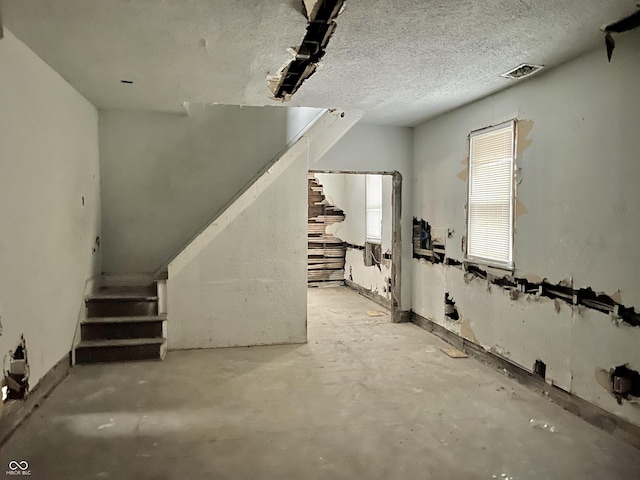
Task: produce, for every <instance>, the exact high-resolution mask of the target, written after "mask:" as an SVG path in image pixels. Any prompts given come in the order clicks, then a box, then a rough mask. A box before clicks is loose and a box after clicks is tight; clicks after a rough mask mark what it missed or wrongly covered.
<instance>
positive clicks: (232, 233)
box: [168, 140, 308, 349]
mask: <svg viewBox="0 0 640 480" xmlns="http://www.w3.org/2000/svg"><path fill="white" fill-rule="evenodd" d="M307 147H308V142H307V141H306V140H303V141H302V142H299V143H298V144H297V145H296V146H295V147H294V148H293V149H292V150H290V151H289V152H288V153H287V154H286V156H285V157H284V158H283V159H281V160H279V161H278V162H277V163H276V164H275V165H274V166H273V167H272V168H270V169H269V172H268V173H266V174H265V175H263V176H261V177H260V178H259V179H258V180H257V181H256V183H255V184H253V185H252V187H251V188H250V189H249V190H247V191H246V192H245V193H244V194H243V195H242V196H241V197H240V198H239V199H238V200H237V201H236V202H235V203H234V204H233V205H232V206H231V207H230V208H229V209H228V211H226V212H225V213H224V214H223V215H222V216H221V218H219V219H217V220H216V221H215V222H214V223H213V224H212V225H210V226H209V227H208V228H207V229H206V230H205V231H204V232H203V233H202V234H201V235H199V236H198V237H197V238H196V239H195V241H194V242H193V243H192V244H191V245H189V247H188V248H187V249H186V250H185V251H184V252H182V253H181V254H180V255H179V256H178V258H176V259H175V260H174V261H173V262H172V263H171V264H170V265H169V281H168V312H169V313H168V314H169V318H170V321H169V322H168V339H169V348H171V349H185V348H212V347H230V346H245V345H269V344H280V343H303V342H306V339H307V330H306V328H307V296H306V289H307V258H306V252H307V232H306V225H307Z"/></svg>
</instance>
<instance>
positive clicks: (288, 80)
mask: <svg viewBox="0 0 640 480" xmlns="http://www.w3.org/2000/svg"><path fill="white" fill-rule="evenodd" d="M343 3H344V0H320V1H319V2H318V3H317V4H316V6H315V7H314V8H313V11H312V12H307V14H308V15H309V24H308V25H307V32H306V34H305V36H304V38H303V40H302V44H301V45H300V46H299V47H298V48H297V49H296V52H295V57H294V58H293V60H291V62H289V64H288V65H287V66H285V67H284V68H283V69H282V71H281V72H280V73H279V75H280V77H279V81H278V83H277V85H276V86H275V89H274V90H273V96H274V97H275V98H277V99H282V100H286V99H288V98H290V97H291V96H292V95H293V94H294V93H296V91H297V90H298V89H299V88H300V86H301V85H302V83H303V82H304V81H305V80H306V79H307V78H309V77H310V76H311V75H313V74H314V73H315V72H316V70H317V68H316V67H317V64H318V62H319V61H320V59H321V58H322V57H323V56H324V54H325V49H326V47H327V44H328V43H329V39H330V38H331V35H332V34H333V32H334V30H335V29H336V23H335V21H334V19H335V18H336V17H337V16H338V13H339V12H340V9H341V8H342V5H343Z"/></svg>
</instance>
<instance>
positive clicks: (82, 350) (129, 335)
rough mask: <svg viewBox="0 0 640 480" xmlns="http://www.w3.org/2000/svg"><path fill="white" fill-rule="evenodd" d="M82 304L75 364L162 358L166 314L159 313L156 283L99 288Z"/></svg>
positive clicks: (164, 351)
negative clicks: (83, 309)
mask: <svg viewBox="0 0 640 480" xmlns="http://www.w3.org/2000/svg"><path fill="white" fill-rule="evenodd" d="M85 305H86V313H87V318H85V319H84V320H82V322H81V323H80V343H79V344H78V345H77V346H76V347H75V363H102V362H126V361H132V360H162V359H163V358H164V356H165V354H166V351H167V339H166V329H167V327H166V323H167V317H166V315H159V314H158V297H157V294H156V291H155V286H150V287H102V288H101V289H100V290H98V291H97V292H96V293H94V294H93V295H90V296H88V297H86V299H85Z"/></svg>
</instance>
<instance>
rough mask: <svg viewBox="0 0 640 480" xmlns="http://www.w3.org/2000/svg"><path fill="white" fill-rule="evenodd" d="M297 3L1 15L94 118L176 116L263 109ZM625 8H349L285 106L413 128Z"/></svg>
mask: <svg viewBox="0 0 640 480" xmlns="http://www.w3.org/2000/svg"><path fill="white" fill-rule="evenodd" d="M300 1H301V0H297V1H296V2H295V3H294V2H293V1H292V0H289V1H286V2H283V1H281V0H264V1H260V2H258V1H253V0H238V1H234V2H211V1H206V0H189V1H187V2H167V1H162V0H148V1H145V2H132V1H130V0H111V1H109V2H108V3H105V2H101V1H99V0H56V1H55V2H54V1H53V0H29V1H23V0H4V1H3V2H2V7H3V11H2V15H3V19H4V22H5V26H6V27H7V29H8V30H10V33H13V34H14V35H15V36H17V37H18V38H19V39H20V40H22V41H23V42H25V43H26V44H27V45H28V46H29V47H30V48H31V49H32V50H33V51H34V52H35V53H36V54H38V55H39V56H40V57H41V58H42V59H43V60H44V61H45V62H47V63H48V64H49V65H51V66H52V67H53V68H54V70H56V71H57V72H58V73H60V74H61V75H62V76H63V77H64V78H65V79H66V80H67V81H69V83H71V84H72V85H73V86H74V87H75V88H76V89H77V90H79V91H80V93H82V94H83V95H84V96H85V97H87V98H88V99H89V100H90V101H91V102H92V103H93V104H95V105H96V106H98V107H99V108H102V109H118V110H147V111H170V112H176V113H182V111H183V107H182V105H183V102H192V103H220V104H229V105H269V104H273V103H274V100H271V99H269V91H268V90H267V89H266V88H265V77H266V75H267V74H269V73H275V72H277V71H278V69H279V68H280V66H282V63H283V61H284V60H285V57H284V55H285V53H286V48H287V47H290V46H295V45H299V44H300V41H301V39H302V38H303V36H304V34H305V29H306V27H307V24H308V20H307V18H305V17H304V16H303V15H301V14H300V10H301V6H300ZM305 1H306V3H307V4H308V5H312V4H313V5H315V3H314V2H313V1H312V0H305ZM296 5H297V6H296ZM307 9H308V10H309V9H311V10H312V9H313V7H312V6H308V7H307ZM635 10H636V7H635V2H634V1H629V0H611V1H607V2H603V1H601V0H585V1H583V2H575V1H573V0H523V1H520V2H505V1H504V0H486V1H483V2H449V1H445V0H432V1H429V2H424V1H423V0H400V1H396V2H389V1H387V0H371V1H367V2H350V3H348V7H347V8H346V9H345V11H344V12H343V14H341V15H340V17H339V26H338V29H337V30H336V32H337V33H336V34H334V35H333V37H332V39H331V41H330V42H329V45H328V47H327V53H326V55H325V58H324V59H323V63H324V64H325V65H324V68H323V70H322V71H321V73H317V74H315V75H313V76H312V77H311V78H309V79H308V80H307V82H306V83H305V86H304V88H301V89H300V90H299V91H298V92H297V93H296V95H295V96H294V97H293V98H292V99H291V102H289V105H291V106H309V107H323V108H327V107H340V108H342V109H345V110H347V111H348V110H357V111H365V112H367V113H366V116H365V120H366V121H368V122H373V123H382V124H396V125H415V124H417V123H420V122H421V121H422V120H424V119H427V118H430V117H433V116H435V115H437V114H439V113H442V112H444V111H446V110H450V109H452V108H455V107H457V106H460V105H463V104H465V103H468V102H470V101H472V100H474V99H477V98H480V97H483V96H485V95H487V94H489V93H491V92H494V91H497V90H500V89H502V88H505V87H507V86H510V85H511V83H510V82H511V81H510V80H507V79H504V78H502V77H500V74H501V73H504V72H505V71H507V70H509V69H510V68H513V67H514V66H515V65H518V64H520V63H523V62H528V63H533V64H544V65H547V66H548V67H553V66H555V65H558V64H560V63H562V62H564V61H566V60H568V59H570V58H573V57H575V56H576V55H578V54H580V53H583V52H587V51H590V50H592V49H594V48H597V47H599V46H600V45H601V42H602V31H601V27H602V25H606V24H607V23H610V22H611V20H612V19H617V18H623V17H624V16H627V15H629V14H631V13H633V12H634V11H635ZM620 41H622V35H621V36H620ZM122 79H127V80H131V81H133V82H134V83H133V84H130V85H124V84H121V83H120V80H122Z"/></svg>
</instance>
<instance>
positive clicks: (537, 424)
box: [529, 418, 558, 433]
mask: <svg viewBox="0 0 640 480" xmlns="http://www.w3.org/2000/svg"><path fill="white" fill-rule="evenodd" d="M529 425H531V427H532V428H538V429H540V430H546V431H547V432H551V433H556V432H557V431H558V427H556V426H555V425H551V424H550V423H548V422H545V421H543V420H536V419H535V418H532V419H531V420H529Z"/></svg>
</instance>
